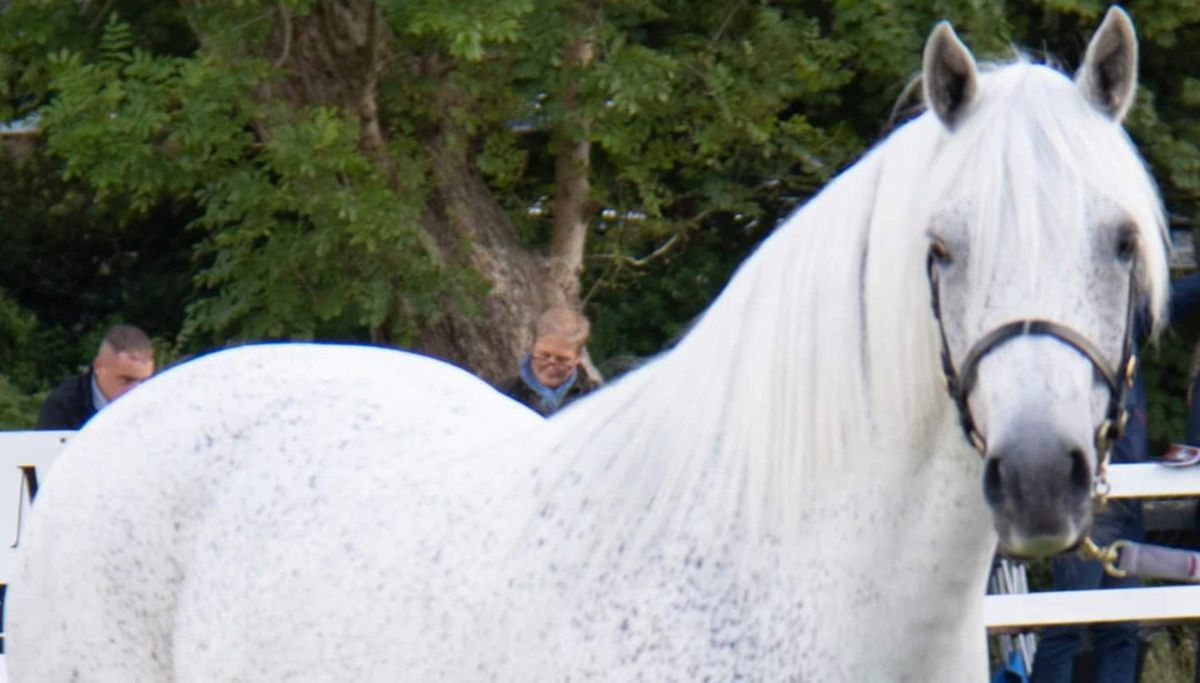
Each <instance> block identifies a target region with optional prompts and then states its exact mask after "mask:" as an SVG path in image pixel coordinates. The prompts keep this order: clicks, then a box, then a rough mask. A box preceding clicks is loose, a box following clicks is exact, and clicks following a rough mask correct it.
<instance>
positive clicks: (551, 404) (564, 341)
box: [497, 307, 596, 416]
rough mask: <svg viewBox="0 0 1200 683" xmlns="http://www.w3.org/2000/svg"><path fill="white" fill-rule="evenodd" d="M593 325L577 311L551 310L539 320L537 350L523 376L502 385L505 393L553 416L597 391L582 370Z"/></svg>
mask: <svg viewBox="0 0 1200 683" xmlns="http://www.w3.org/2000/svg"><path fill="white" fill-rule="evenodd" d="M590 329H591V325H590V324H589V323H588V320H587V318H585V317H583V315H582V314H581V313H579V312H577V311H575V310H572V309H570V308H564V307H557V308H551V309H550V310H548V311H546V312H545V313H543V314H542V315H541V316H540V317H539V318H538V320H537V325H536V326H535V328H534V340H533V349H532V350H531V352H530V353H528V354H526V355H525V357H524V358H522V359H521V369H520V373H519V374H518V375H517V376H516V377H512V378H509V379H508V380H505V381H504V382H501V383H500V385H499V386H498V387H497V388H498V389H499V390H500V392H501V393H503V394H505V395H507V396H509V397H511V398H512V399H514V400H516V401H519V402H521V403H524V404H525V405H527V406H529V407H530V408H532V409H533V410H535V411H537V412H538V413H539V414H541V415H544V416H549V415H551V414H553V413H554V412H556V411H558V410H559V409H561V408H562V407H563V406H565V405H567V404H568V403H570V402H572V401H574V400H575V399H577V398H579V397H580V396H583V395H584V394H587V393H588V392H590V391H592V390H593V389H595V388H596V385H595V384H594V383H593V382H592V381H591V379H590V378H588V376H587V373H586V372H585V371H584V370H583V368H582V367H580V361H581V360H582V358H583V346H584V344H585V343H587V338H588V332H589V331H590Z"/></svg>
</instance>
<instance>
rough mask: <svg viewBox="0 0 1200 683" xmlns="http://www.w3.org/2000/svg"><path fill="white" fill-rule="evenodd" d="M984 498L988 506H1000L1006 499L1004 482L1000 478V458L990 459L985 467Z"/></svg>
mask: <svg viewBox="0 0 1200 683" xmlns="http://www.w3.org/2000/svg"><path fill="white" fill-rule="evenodd" d="M983 497H984V500H986V501H987V503H988V505H991V506H993V507H995V506H998V505H1000V502H1001V501H1002V500H1003V499H1004V482H1003V480H1002V478H1001V476H1000V458H999V457H995V456H993V457H990V458H988V459H987V461H986V462H985V463H984V465H983Z"/></svg>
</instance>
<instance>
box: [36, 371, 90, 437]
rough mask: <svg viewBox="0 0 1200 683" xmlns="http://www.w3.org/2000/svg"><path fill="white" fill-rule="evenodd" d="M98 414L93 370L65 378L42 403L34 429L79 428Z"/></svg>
mask: <svg viewBox="0 0 1200 683" xmlns="http://www.w3.org/2000/svg"><path fill="white" fill-rule="evenodd" d="M95 414H96V406H95V404H94V403H93V402H92V370H91V368H89V369H88V371H87V372H85V373H83V374H82V375H76V376H75V377H69V378H67V379H65V380H63V383H62V384H59V385H58V386H57V387H56V388H55V389H54V391H52V392H50V395H49V396H47V397H46V402H45V403H43V404H42V412H41V413H40V414H39V415H38V421H37V426H35V427H34V429H79V428H80V427H82V426H83V425H84V423H85V422H87V421H88V420H90V419H91V418H92V416H93V415H95Z"/></svg>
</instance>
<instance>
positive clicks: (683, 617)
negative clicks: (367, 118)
mask: <svg viewBox="0 0 1200 683" xmlns="http://www.w3.org/2000/svg"><path fill="white" fill-rule="evenodd" d="M1135 70H1136V42H1135V39H1134V36H1133V28H1132V25H1131V24H1130V22H1129V19H1128V17H1127V16H1126V15H1125V14H1124V13H1123V12H1121V11H1120V10H1112V11H1110V12H1109V14H1108V15H1107V17H1106V18H1105V20H1104V22H1103V24H1102V25H1101V26H1100V28H1099V30H1098V31H1097V33H1096V36H1095V37H1094V38H1093V40H1092V43H1091V45H1090V46H1089V48H1088V51H1087V55H1086V58H1085V61H1084V64H1083V66H1082V67H1081V69H1080V71H1079V72H1078V74H1077V75H1076V77H1075V79H1074V80H1073V81H1072V80H1071V79H1069V78H1066V77H1064V76H1063V75H1061V74H1060V73H1058V72H1056V71H1053V70H1052V69H1049V68H1046V67H1043V66H1038V65H1033V64H1029V63H1024V62H1018V63H1015V64H1011V65H1006V66H996V67H987V68H977V65H976V62H975V60H974V58H973V57H972V56H971V54H970V52H968V50H967V49H966V48H965V47H964V46H963V45H962V43H961V42H959V40H958V38H957V37H956V36H955V35H954V32H953V31H952V30H951V29H950V27H949V26H948V25H946V24H942V25H940V26H938V27H937V28H936V29H935V30H934V32H933V34H932V35H931V37H930V39H929V42H928V44H927V46H926V49H925V59H924V67H923V78H924V88H925V94H926V101H927V103H928V105H929V110H930V111H929V112H928V113H926V114H925V115H923V116H921V117H919V118H917V119H915V120H914V121H912V122H910V123H908V124H907V125H905V126H903V127H902V128H900V129H899V130H897V131H896V132H895V133H894V134H893V135H891V136H890V137H889V138H888V139H887V140H886V141H885V142H883V143H882V144H881V145H879V146H878V147H877V148H876V149H875V150H874V151H872V152H871V153H870V154H868V155H867V156H866V157H865V158H863V159H862V160H861V161H860V162H859V163H858V164H856V165H855V166H853V167H852V168H850V169H849V170H847V171H846V172H845V173H843V174H842V175H841V176H840V177H839V178H837V179H836V180H835V181H833V182H832V183H831V184H830V185H829V187H827V188H826V189H825V190H824V191H823V192H822V193H821V194H819V195H818V196H817V197H815V198H814V199H813V200H812V201H811V202H809V203H808V205H807V206H805V207H804V208H802V209H801V210H800V211H798V212H797V213H796V214H795V215H794V216H792V217H791V218H790V220H789V221H788V222H787V224H786V225H785V226H783V227H782V228H781V229H780V230H778V231H777V232H776V234H774V235H773V236H772V237H771V238H770V239H769V240H767V242H766V243H765V244H764V245H763V246H762V248H761V249H759V250H758V252H757V253H756V254H755V255H754V256H753V257H752V258H751V259H749V260H748V261H747V263H746V264H745V265H744V266H743V267H742V268H741V270H740V271H739V272H738V274H737V275H736V276H735V277H734V278H733V280H732V282H731V283H730V284H729V286H728V287H727V288H726V290H725V292H724V293H723V294H722V295H721V297H720V298H719V299H718V300H717V302H716V303H715V304H714V305H713V306H712V308H711V309H710V310H709V311H708V312H707V314H706V315H705V316H704V317H703V318H702V320H701V321H700V322H699V323H698V324H697V325H696V327H695V329H694V330H693V331H692V332H691V334H689V335H688V336H687V337H686V338H685V339H684V340H683V341H682V342H681V343H680V344H679V345H678V346H677V348H676V349H674V350H673V351H671V352H669V353H667V354H664V355H663V356H662V357H660V358H658V359H657V360H656V361H654V362H653V363H651V364H649V365H647V366H646V367H644V368H642V369H640V370H638V371H637V372H635V373H632V374H631V375H629V376H628V377H627V378H625V379H623V380H621V381H619V382H617V383H616V384H615V386H612V387H609V388H607V389H605V390H603V391H601V392H598V393H597V394H595V395H593V396H592V397H589V398H588V399H586V400H584V401H581V402H579V403H578V404H576V405H575V406H572V407H571V408H569V409H567V410H566V411H564V412H563V413H561V414H560V415H559V416H556V417H555V418H553V419H551V420H549V421H548V422H542V421H540V420H539V419H538V418H536V417H534V416H533V415H532V413H529V412H527V411H524V410H523V409H522V408H520V407H518V406H516V405H515V404H513V403H511V402H510V401H508V400H507V399H505V398H503V397H501V396H500V395H498V394H496V393H494V392H492V391H491V390H490V389H489V388H488V387H486V386H485V385H483V384H482V383H480V382H478V381H477V380H474V379H471V378H470V377H469V376H467V375H466V374H465V373H463V372H461V371H459V370H456V369H453V368H450V367H449V366H445V365H442V364H440V363H437V362H435V361H431V360H428V359H424V358H420V357H417V356H412V355H407V354H403V353H399V352H394V351H384V350H379V349H369V348H355V347H336V346H320V345H276V346H257V347H247V348H241V349H236V350H231V351H226V352H222V353H218V354H215V355H212V356H209V357H206V358H202V359H200V360H197V361H194V362H191V363H188V364H186V365H183V366H181V367H178V368H176V369H173V370H170V371H168V372H166V373H164V374H163V375H161V376H160V377H157V378H155V379H154V380H152V381H151V382H149V383H147V384H146V385H145V386H143V387H141V388H139V389H138V390H137V391H135V392H133V393H131V394H130V395H129V396H127V397H126V398H123V399H121V401H119V402H118V403H116V404H115V405H113V406H111V407H110V408H108V409H106V410H105V411H104V412H102V413H101V414H100V415H99V416H98V417H97V418H96V419H95V420H94V421H93V422H92V423H91V424H89V425H88V427H87V428H86V429H84V430H83V431H82V432H81V433H80V434H79V435H78V437H77V438H76V439H74V440H73V441H72V443H71V445H70V446H69V447H68V448H67V450H66V451H65V452H64V453H63V454H62V456H61V459H60V460H59V461H58V463H57V465H56V467H55V469H54V470H53V471H52V472H51V473H50V475H49V478H48V481H47V482H46V484H45V486H44V487H43V489H42V492H41V494H40V496H39V498H38V501H37V503H36V513H35V519H34V520H33V525H32V527H31V528H30V530H29V535H28V538H27V540H25V541H24V543H25V545H24V548H23V549H22V552H21V557H20V567H19V569H18V571H17V575H16V576H15V577H14V579H13V582H12V588H11V590H10V593H9V594H10V603H9V606H8V610H9V621H10V631H11V632H10V635H9V638H8V643H9V663H10V668H11V675H12V679H13V680H14V681H36V682H38V683H46V682H52V681H69V680H80V681H87V680H99V681H167V680H179V681H276V680H328V681H394V680H413V681H470V680H492V681H543V680H571V681H580V680H617V681H620V680H644V681H673V680H688V681H699V680H721V681H730V680H756V681H780V680H798V681H821V682H825V681H855V682H857V681H881V680H907V681H982V680H984V679H985V677H986V669H987V657H986V653H985V637H984V627H983V622H982V617H981V605H982V595H983V592H984V583H985V580H986V575H987V570H988V564H989V559H990V557H991V555H992V552H993V550H994V549H995V546H996V542H997V535H996V533H995V532H994V531H993V526H994V528H995V529H996V530H998V531H999V532H1000V541H1001V543H1002V544H1003V545H1004V546H1005V547H1006V548H1007V549H1008V550H1010V551H1011V552H1015V553H1019V554H1037V553H1047V552H1052V551H1056V550H1059V549H1062V548H1066V547H1068V546H1070V545H1072V544H1073V543H1075V542H1077V540H1078V539H1079V537H1080V535H1081V534H1083V533H1085V531H1086V529H1087V527H1088V525H1089V523H1090V515H1091V502H1090V495H1091V491H1092V485H1093V475H1094V474H1095V473H1097V471H1098V469H1100V467H1101V462H1102V459H1103V457H1102V456H1103V451H1104V448H1103V446H1104V441H1105V438H1099V439H1093V433H1095V432H1096V431H1097V429H1098V426H1099V425H1102V424H1104V423H1105V422H1106V420H1115V419H1119V416H1117V415H1115V414H1114V413H1113V411H1112V410H1111V407H1110V404H1111V403H1113V402H1114V400H1115V399H1116V398H1117V397H1118V396H1117V395H1119V394H1120V386H1121V384H1120V376H1121V375H1120V372H1119V371H1118V370H1117V369H1116V368H1117V367H1118V365H1119V364H1121V363H1122V362H1123V361H1122V358H1123V357H1124V355H1127V354H1125V352H1124V351H1123V345H1124V344H1125V343H1126V329H1127V327H1128V322H1129V321H1128V317H1129V312H1130V310H1131V309H1132V308H1133V307H1135V306H1140V305H1141V304H1142V302H1144V303H1145V305H1146V306H1147V310H1149V311H1151V312H1152V313H1153V312H1158V311H1160V310H1161V309H1162V306H1163V303H1164V298H1165V297H1166V293H1165V291H1166V272H1167V271H1166V253H1165V247H1164V241H1163V238H1164V221H1163V216H1162V211H1161V207H1160V201H1159V198H1158V195H1157V192H1156V189H1155V187H1154V185H1153V182H1152V181H1151V179H1150V177H1149V176H1148V175H1147V173H1146V171H1145V169H1144V167H1143V164H1142V162H1141V161H1140V159H1139V157H1138V156H1137V153H1136V151H1135V150H1134V148H1133V146H1132V144H1131V143H1130V141H1129V139H1128V137H1127V136H1126V135H1125V133H1124V132H1123V131H1122V129H1121V126H1120V121H1121V119H1122V117H1123V116H1124V114H1125V112H1126V110H1127V109H1128V107H1129V106H1130V103H1131V101H1132V100H1133V96H1134V91H1135V89H1136V85H1135V75H1134V73H1135ZM935 293H936V297H937V299H938V301H937V305H936V306H935V310H936V313H937V314H936V315H935V314H934V312H931V306H930V301H931V298H933V295H934V294H935ZM1013 321H1017V322H1016V323H1015V324H1008V323H1012V322H1013ZM1034 321H1036V322H1034ZM943 340H944V346H945V349H944V351H945V354H946V359H947V362H946V367H945V370H946V373H945V374H947V375H949V377H950V379H951V381H952V388H953V389H954V393H955V396H956V397H957V398H958V399H959V400H958V402H960V403H961V404H962V406H963V409H962V410H961V411H960V410H959V408H958V407H956V401H955V400H951V399H949V398H947V394H946V391H945V389H944V388H943V385H942V375H943V368H942V365H941V364H940V362H939V354H940V353H941V352H942V350H943V349H942V347H943ZM981 340H982V341H981ZM962 425H965V426H966V427H967V428H968V431H969V433H970V435H969V438H967V437H964V433H963V431H962ZM1099 431H1100V432H1101V434H1102V437H1107V432H1108V431H1109V430H1108V429H1107V428H1106V427H1101V428H1100V429H1099ZM969 441H974V442H976V443H977V444H978V445H979V447H980V448H981V449H982V451H983V454H984V456H985V457H984V458H980V457H979V455H978V454H977V453H976V452H975V450H973V449H972V447H971V446H970V445H969ZM1096 442H1099V443H1100V447H1097V446H1096ZM981 480H982V481H983V488H984V492H983V495H981V493H980V482H981ZM988 503H990V507H991V514H990V515H989V509H988V507H989V506H988Z"/></svg>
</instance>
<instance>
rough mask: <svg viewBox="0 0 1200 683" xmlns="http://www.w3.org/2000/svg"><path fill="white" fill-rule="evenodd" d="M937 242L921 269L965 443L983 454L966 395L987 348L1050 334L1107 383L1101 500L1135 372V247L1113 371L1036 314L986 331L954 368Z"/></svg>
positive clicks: (1099, 436)
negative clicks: (926, 279)
mask: <svg viewBox="0 0 1200 683" xmlns="http://www.w3.org/2000/svg"><path fill="white" fill-rule="evenodd" d="M937 248H938V245H935V246H934V247H932V248H930V251H929V256H928V258H927V259H926V261H925V271H926V274H927V276H928V277H929V291H930V295H931V298H932V304H933V319H934V320H935V321H936V322H937V327H938V334H939V336H940V337H941V343H942V350H941V361H942V378H943V379H944V380H945V384H946V391H947V392H949V394H950V400H952V401H954V405H955V407H957V408H958V418H959V423H960V425H961V426H962V430H963V435H964V436H965V437H966V439H967V441H968V442H969V443H970V444H971V445H972V446H973V447H974V448H975V450H977V451H979V454H980V455H981V456H986V455H987V441H986V440H985V439H984V437H983V435H982V434H980V432H979V429H978V427H976V425H975V418H974V416H973V415H972V414H971V406H970V403H969V399H970V396H971V389H972V388H974V386H975V379H976V374H977V372H978V369H979V363H980V362H981V361H982V360H983V359H984V357H985V356H987V355H988V354H989V353H991V352H992V351H995V350H996V349H997V348H999V347H1000V346H1001V345H1003V344H1004V343H1005V342H1007V341H1010V340H1012V339H1015V338H1017V337H1023V336H1027V335H1032V336H1041V337H1052V338H1054V339H1057V340H1058V341H1060V342H1062V343H1064V344H1066V345H1067V346H1069V347H1071V348H1073V349H1075V350H1076V351H1078V352H1079V353H1080V354H1081V355H1082V356H1083V357H1084V358H1087V359H1088V361H1090V362H1091V364H1092V367H1093V368H1094V369H1095V370H1096V373H1097V374H1099V375H1100V378H1101V379H1103V380H1104V383H1105V384H1106V385H1107V386H1108V408H1107V410H1105V414H1104V420H1103V421H1102V422H1101V423H1100V425H1099V426H1098V427H1097V428H1096V433H1095V440H1096V457H1097V463H1096V490H1095V492H1094V493H1095V495H1096V496H1097V497H1098V498H1100V499H1101V500H1103V499H1104V497H1105V496H1106V495H1107V493H1108V480H1107V476H1106V475H1107V470H1108V461H1109V458H1110V457H1111V455H1112V447H1113V444H1114V443H1116V441H1117V439H1119V438H1121V434H1122V433H1123V432H1124V431H1125V425H1126V424H1127V423H1128V422H1129V413H1128V411H1126V410H1125V392H1126V390H1127V389H1128V388H1129V387H1131V386H1133V379H1134V371H1135V370H1136V369H1137V352H1136V350H1135V348H1134V343H1133V342H1134V339H1133V337H1134V334H1135V329H1134V328H1135V325H1136V323H1135V313H1136V305H1137V293H1138V291H1137V256H1136V254H1137V252H1136V251H1134V257H1133V262H1132V264H1131V265H1130V270H1129V299H1128V302H1127V304H1126V311H1125V335H1124V339H1123V341H1122V345H1121V360H1120V362H1119V363H1118V365H1117V367H1116V370H1115V372H1114V370H1113V369H1112V368H1110V367H1109V366H1108V364H1107V363H1105V361H1104V357H1103V356H1102V355H1101V354H1100V351H1099V349H1097V348H1096V345H1095V344H1093V343H1092V342H1091V341H1089V340H1088V338H1087V337H1085V336H1084V335H1082V334H1080V333H1079V332H1076V331H1075V330H1073V329H1071V328H1070V327H1067V326H1066V325H1063V324H1061V323H1057V322H1055V321H1053V320H1042V319H1040V318H1025V319H1021V320H1012V321H1009V322H1006V323H1004V324H1002V325H1000V326H998V327H996V328H994V329H993V330H992V331H990V332H988V333H987V334H985V335H983V336H982V337H980V339H979V340H978V341H976V342H975V344H974V345H973V346H971V348H970V350H968V351H967V355H966V357H965V358H964V359H963V362H962V366H961V367H960V368H959V369H955V367H954V360H953V358H951V356H950V343H949V341H948V340H947V339H946V326H945V324H944V323H943V322H942V304H941V293H940V288H939V282H938V269H937V261H938V258H937V257H938V254H937V251H936V249H937Z"/></svg>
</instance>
